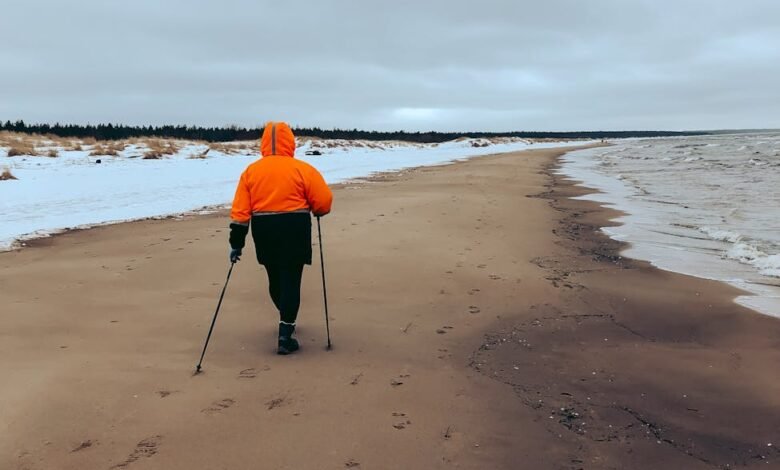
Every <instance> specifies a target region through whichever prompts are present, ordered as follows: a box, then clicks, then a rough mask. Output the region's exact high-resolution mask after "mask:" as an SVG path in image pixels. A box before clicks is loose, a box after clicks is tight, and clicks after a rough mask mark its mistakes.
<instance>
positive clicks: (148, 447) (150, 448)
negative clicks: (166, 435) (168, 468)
mask: <svg viewBox="0 0 780 470" xmlns="http://www.w3.org/2000/svg"><path fill="white" fill-rule="evenodd" d="M161 441H162V436H160V435H157V436H152V437H148V438H146V439H144V440H142V441H140V442H139V443H138V444H136V446H135V449H134V450H133V452H132V453H131V454H130V455H128V456H127V458H126V459H125V460H124V461H123V462H121V463H118V464H116V465H114V466H113V467H111V469H115V468H126V467H128V466H129V465H130V464H132V463H134V462H136V461H137V460H139V459H142V458H149V457H152V456H154V455H155V454H156V453H157V448H158V447H159V446H160V442H161Z"/></svg>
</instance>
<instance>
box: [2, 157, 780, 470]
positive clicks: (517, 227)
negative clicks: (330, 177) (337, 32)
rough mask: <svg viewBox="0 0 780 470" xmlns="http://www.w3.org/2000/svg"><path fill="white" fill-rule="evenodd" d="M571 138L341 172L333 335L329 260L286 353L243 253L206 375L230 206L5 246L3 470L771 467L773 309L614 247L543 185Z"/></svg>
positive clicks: (779, 392) (333, 218) (779, 339)
mask: <svg viewBox="0 0 780 470" xmlns="http://www.w3.org/2000/svg"><path fill="white" fill-rule="evenodd" d="M560 153H561V150H537V151H530V152H520V153H515V154H505V155H499V156H491V157H481V158H477V159H473V160H470V161H467V162H461V163H456V164H453V165H448V166H442V167H431V168H420V169H414V170H409V171H405V172H401V173H395V174H387V175H382V176H380V177H377V178H374V179H372V180H370V181H363V182H356V183H352V184H347V185H342V186H340V187H339V188H337V189H336V190H335V197H336V199H335V204H334V213H333V214H332V215H329V216H328V217H326V218H325V219H323V236H324V242H325V256H326V268H327V273H328V296H329V302H330V311H331V332H332V337H333V343H334V349H333V350H332V351H326V350H325V328H324V319H323V311H322V291H321V284H320V282H321V281H320V277H319V276H320V274H319V265H318V263H317V262H316V261H315V264H314V265H313V266H311V267H309V268H307V269H306V271H305V274H304V287H303V293H302V294H303V302H302V309H301V314H300V316H299V322H298V323H299V338H300V340H301V343H302V348H303V349H302V351H300V353H299V354H296V355H293V356H288V357H280V356H276V355H275V354H274V346H275V342H274V340H275V338H274V336H275V329H276V320H277V316H276V314H275V313H274V312H273V307H272V305H271V303H270V300H269V299H268V297H267V294H266V292H265V289H266V287H267V286H266V280H265V274H264V272H263V271H262V268H261V267H259V266H258V265H257V264H256V263H255V262H254V260H253V259H252V257H251V255H249V256H245V257H244V259H243V260H242V261H241V262H240V263H239V264H238V265H237V266H236V268H235V270H234V272H233V278H232V280H231V283H230V286H229V287H228V292H227V294H226V298H225V301H224V303H223V307H222V312H221V313H220V318H219V320H218V322H217V325H216V328H215V332H214V336H213V337H212V342H211V345H210V347H209V351H208V353H207V356H206V359H205V361H204V373H203V374H201V375H198V376H194V377H193V376H192V371H193V369H194V366H195V364H196V362H197V359H198V356H199V354H200V348H201V347H202V341H203V339H204V337H205V334H206V331H207V329H208V326H209V323H210V321H211V316H212V314H213V309H214V307H215V304H216V300H217V296H218V295H219V291H220V289H221V287H222V283H223V282H224V276H225V274H226V272H227V268H228V262H227V252H228V247H227V232H228V231H227V228H226V226H227V216H226V214H224V213H221V214H214V215H208V216H197V217H185V218H182V219H169V220H149V221H141V222H133V223H125V224H119V225H113V226H107V227H99V228H95V229H91V230H85V231H79V232H72V233H67V234H64V235H60V236H57V237H53V238H50V239H44V240H39V241H37V242H35V243H33V244H32V246H30V247H29V248H25V249H23V250H21V251H18V252H12V253H3V254H0V295H2V298H0V305H2V306H3V308H2V311H3V315H2V321H3V324H2V328H0V370H2V371H3V379H2V381H0V468H2V469H5V468H9V469H30V470H32V469H49V468H62V469H92V468H95V469H111V468H133V469H199V468H202V469H212V468H226V469H237V468H274V469H283V468H290V469H293V468H295V469H300V468H318V469H319V468H326V469H331V468H332V469H339V468H356V469H371V468H381V469H385V468H398V469H409V468H474V469H482V468H542V469H547V468H549V469H574V468H648V469H649V468H685V469H688V468H691V469H697V468H702V469H706V468H725V467H726V466H727V465H730V467H731V468H741V467H755V468H772V466H773V465H778V464H779V463H780V453H779V452H778V451H777V446H780V429H779V427H780V378H779V377H778V364H780V322H778V321H777V320H776V319H772V318H768V317H764V316H761V315H758V314H755V313H753V312H751V311H748V310H746V309H744V308H742V307H739V306H737V305H735V304H734V303H733V302H732V298H733V297H734V295H735V294H736V293H737V292H736V291H734V290H733V289H731V288H729V287H727V286H724V285H722V284H719V283H715V282H709V281H704V280H699V279H695V278H690V277H686V276H680V275H675V274H672V273H667V272H662V271H659V270H656V269H654V268H652V267H650V266H648V265H646V264H644V263H639V262H635V261H629V260H625V259H621V258H620V257H619V256H618V255H617V252H618V250H619V248H620V246H619V245H618V244H617V243H616V242H613V241H611V240H609V239H607V238H605V237H603V236H602V235H600V234H599V232H598V227H599V226H600V225H602V224H604V223H606V221H607V220H608V218H609V217H611V216H613V215H614V214H611V213H610V212H609V211H607V210H604V209H600V208H599V207H598V206H596V205H595V204H593V203H588V202H582V201H572V200H569V199H566V196H568V195H571V194H576V193H581V190H580V189H578V188H575V187H573V186H571V185H570V184H567V183H566V182H565V181H559V180H556V179H555V178H554V177H553V176H552V175H551V173H550V167H551V165H553V164H554V162H555V158H556V156H557V155H559V154H560ZM250 249H251V246H250ZM315 250H317V247H316V246H315ZM769 443H773V444H774V445H773V446H771V447H770V446H768V445H767V444H769ZM767 462H769V463H767Z"/></svg>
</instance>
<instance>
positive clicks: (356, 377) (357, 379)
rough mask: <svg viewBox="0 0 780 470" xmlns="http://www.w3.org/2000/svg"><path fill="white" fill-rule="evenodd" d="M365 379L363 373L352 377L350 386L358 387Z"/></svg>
mask: <svg viewBox="0 0 780 470" xmlns="http://www.w3.org/2000/svg"><path fill="white" fill-rule="evenodd" d="M361 378H363V373H362V372H361V373H359V374H358V375H356V376H354V377H352V381H351V382H350V383H349V384H350V385H357V384H358V383H360V379H361Z"/></svg>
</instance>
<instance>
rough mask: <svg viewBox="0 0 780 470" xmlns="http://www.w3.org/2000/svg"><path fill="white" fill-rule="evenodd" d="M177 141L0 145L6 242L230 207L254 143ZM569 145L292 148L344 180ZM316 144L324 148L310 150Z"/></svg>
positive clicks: (469, 142)
mask: <svg viewBox="0 0 780 470" xmlns="http://www.w3.org/2000/svg"><path fill="white" fill-rule="evenodd" d="M578 143H582V142H578ZM179 145H180V146H179V149H178V151H176V153H175V154H173V155H168V156H163V157H161V158H159V159H144V158H143V155H144V154H145V153H146V152H148V149H147V148H144V147H143V146H138V145H130V146H127V147H125V148H124V150H121V151H119V152H118V155H116V156H100V155H90V150H91V149H87V150H65V149H59V150H58V154H59V156H58V157H56V158H49V157H32V156H16V157H8V156H7V148H0V168H2V167H7V168H10V169H11V170H12V172H13V174H14V176H16V177H17V178H18V180H11V181H2V182H0V220H2V224H0V249H9V248H12V247H13V246H14V244H15V242H17V241H18V240H24V239H26V238H33V237H40V236H45V235H47V234H51V233H56V232H58V231H61V230H64V229H68V228H75V227H85V226H91V225H98V224H105V223H112V222H120V221H127V220H134V219H142V218H148V217H158V216H165V215H171V214H181V213H185V212H189V211H193V210H198V209H201V208H204V207H213V206H221V205H225V204H228V203H229V202H230V201H231V199H232V196H233V191H234V190H235V185H236V182H237V180H238V176H239V175H240V174H241V172H242V171H243V170H244V168H245V167H246V166H247V165H248V164H249V163H251V162H252V161H254V160H255V159H257V158H258V157H259V155H258V154H257V152H256V150H252V147H251V144H248V145H247V144H243V145H236V146H235V149H236V150H235V152H236V153H233V151H232V149H231V147H230V144H229V143H228V144H223V146H221V147H219V148H220V150H221V151H215V150H213V149H212V150H209V149H208V147H207V146H206V145H205V144H195V143H186V142H183V143H182V142H180V143H179ZM565 145H572V144H571V143H566V142H545V143H529V142H527V141H523V140H520V139H502V140H498V141H489V140H486V139H458V140H457V141H452V142H446V143H443V144H438V145H420V144H405V143H400V142H385V143H376V142H347V141H340V142H333V141H316V140H303V141H302V142H301V146H300V147H299V149H298V150H297V151H296V155H297V156H298V158H300V159H302V160H304V161H307V162H309V163H311V164H312V165H314V166H315V167H316V168H317V169H319V170H320V172H322V174H323V175H324V177H325V179H326V181H327V182H328V183H338V182H343V181H347V180H350V179H354V178H359V177H365V176H369V175H371V174H372V173H376V172H382V171H392V170H399V169H403V168H408V167H414V166H425V165H437V164H443V163H446V162H451V161H454V160H457V159H461V158H466V157H473V156H478V155H487V154H493V153H500V152H508V151H516V150H523V149H529V148H545V147H560V146H565ZM226 149H227V150H226ZM207 150H209V151H208V153H206V151H207ZM312 150H317V151H320V152H321V153H322V155H310V156H306V155H304V154H305V153H306V152H307V151H312ZM224 152H230V154H226V153H224ZM204 154H205V155H204ZM98 159H100V160H101V163H100V164H98V163H97V160H98Z"/></svg>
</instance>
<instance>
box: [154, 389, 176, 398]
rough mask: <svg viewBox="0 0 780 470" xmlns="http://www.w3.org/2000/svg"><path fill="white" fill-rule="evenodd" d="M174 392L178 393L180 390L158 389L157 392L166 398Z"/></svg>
mask: <svg viewBox="0 0 780 470" xmlns="http://www.w3.org/2000/svg"><path fill="white" fill-rule="evenodd" d="M172 393H178V390H157V394H158V395H160V398H165V397H167V396H169V395H171V394H172Z"/></svg>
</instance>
